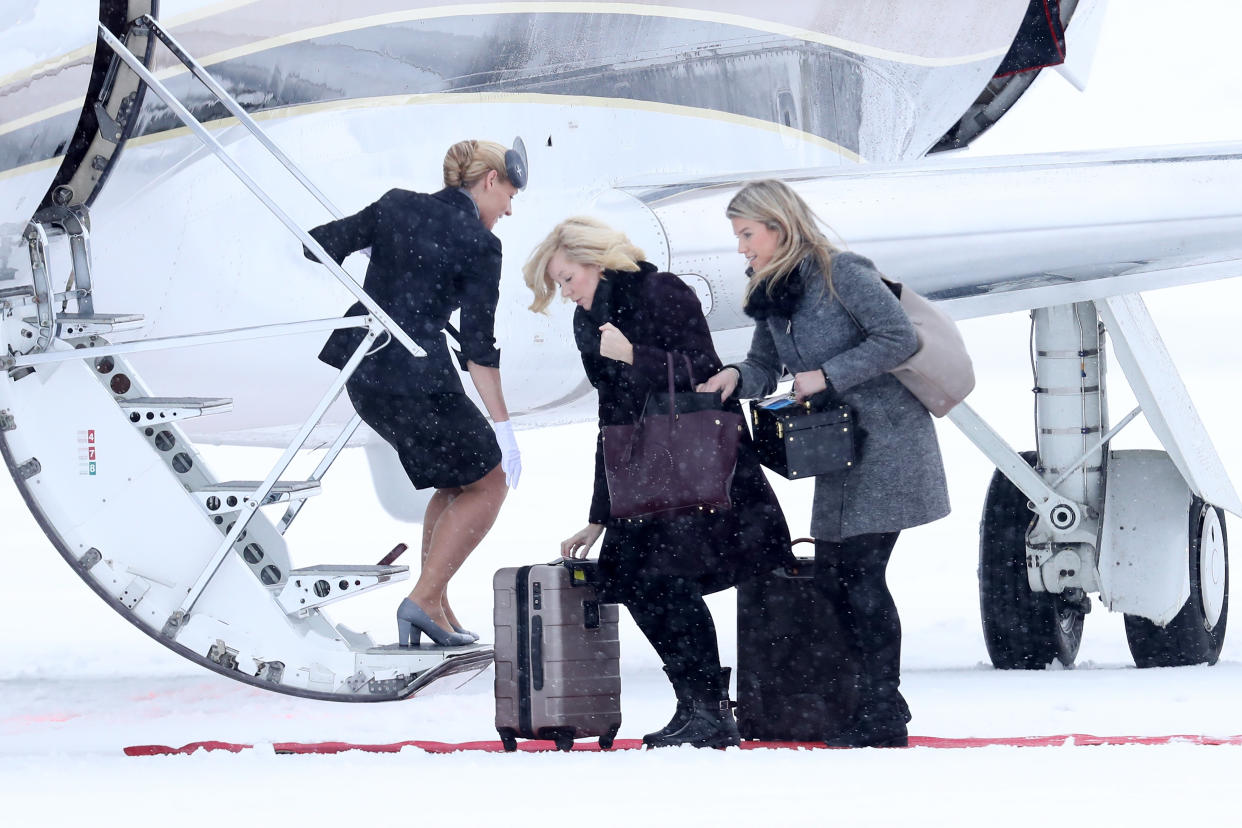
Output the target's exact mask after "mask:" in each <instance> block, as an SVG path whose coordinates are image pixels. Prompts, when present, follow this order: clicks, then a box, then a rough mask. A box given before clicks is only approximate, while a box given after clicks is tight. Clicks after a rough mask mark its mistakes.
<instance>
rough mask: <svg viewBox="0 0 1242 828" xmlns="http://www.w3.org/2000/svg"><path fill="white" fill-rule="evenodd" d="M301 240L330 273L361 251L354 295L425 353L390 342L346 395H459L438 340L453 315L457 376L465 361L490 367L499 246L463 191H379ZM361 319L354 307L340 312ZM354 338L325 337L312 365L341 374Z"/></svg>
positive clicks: (348, 332)
mask: <svg viewBox="0 0 1242 828" xmlns="http://www.w3.org/2000/svg"><path fill="white" fill-rule="evenodd" d="M310 233H311V235H312V236H314V238H315V240H316V241H317V242H319V243H320V244H321V245H323V247H324V249H325V250H327V251H328V254H329V255H330V256H332V257H333V258H334V259H336V261H337V263H338V264H339V263H340V262H341V261H343V260H344V259H345V257H346V256H348V255H349V254H350V253H353V252H354V251H356V250H362V249H363V248H366V247H370V248H371V264H370V266H369V267H368V268H367V275H366V280H365V281H364V282H363V285H362V286H363V289H364V290H366V292H367V293H368V294H369V295H370V296H371V297H372V298H373V299H375V301H376V302H377V303H379V306H380V307H381V308H383V309H384V311H385V312H386V313H387V314H388V315H389V316H391V317H392V318H393V320H394V321H395V322H396V323H397V324H398V325H400V326H401V327H402V328H403V329H404V330H405V332H406V333H408V334H409V335H410V338H412V339H413V340H414V341H415V342H416V343H418V344H419V345H420V346H421V347H422V348H423V349H424V350H425V351H427V356H426V357H421V358H416V357H414V356H411V354H410V352H409V351H407V350H406V349H405V348H404V347H402V346H401V344H400V343H399V342H395V341H393V342H390V343H389V344H388V345H387V346H386V347H384V348H383V349H382V350H380V351H379V352H378V353H375V354H373V355H372V356H369V357H367V358H366V359H365V360H364V361H363V363H362V365H361V366H359V368H358V370H357V372H355V374H354V376H353V377H352V378H351V381H350V387H351V388H355V389H356V388H358V387H363V388H372V389H374V390H377V391H383V392H385V393H387V394H393V395H412V394H418V393H420V392H422V393H426V392H437V393H459V394H460V393H464V391H463V388H462V384H461V377H460V375H459V373H458V371H457V369H456V367H455V366H454V365H453V362H452V360H451V359H450V358H449V350H448V345H447V343H446V342H445V339H444V333H443V331H444V326H445V325H446V324H447V323H448V321H449V316H450V315H452V313H453V311H454V310H456V309H457V308H459V307H460V308H461V336H460V346H461V363H462V367H463V368H465V361H466V360H470V361H472V362H474V363H476V364H477V365H483V366H489V367H492V368H498V367H500V351H498V350H497V349H496V339H495V335H494V327H495V316H496V302H497V300H498V299H499V296H500V256H501V250H500V239H498V238H496V236H495V235H493V234H492V232H491V231H490V230H488V229H487V228H486V227H484V226H483V223H482V222H481V221H480V220H479V217H478V211H477V210H476V209H475V206H474V202H473V201H471V199H470V196H468V195H467V194H466V193H465V192H463V191H461V190H458V189H454V188H449V189H444V190H441V191H440V192H438V193H434V194H430V195H429V194H426V193H415V192H410V191H409V190H389V191H388V192H387V193H385V194H384V195H383V197H382V198H380V200H379V201H377V202H375V203H374V204H371V205H370V206H368V207H365V208H364V209H363V210H362V211H361V212H359V213H356V214H355V215H352V216H347V217H345V218H343V219H339V220H337V221H333V222H329V223H328V224H324V225H322V226H320V227H316V228H315V229H314V230H311V231H310ZM307 255H310V254H309V252H308V253H307ZM365 314H366V309H365V308H364V307H363V305H362V303H361V302H357V303H355V304H354V305H353V306H352V307H350V309H349V310H348V311H346V313H345V315H346V316H362V315H365ZM362 337H363V334H362V333H361V332H360V330H359V329H355V328H347V329H343V330H339V331H335V332H333V334H332V335H331V336H330V337H329V338H328V342H327V344H326V345H325V346H324V348H323V351H322V352H321V353H320V355H319V358H320V359H321V360H323V361H324V362H326V363H328V364H329V365H332V366H334V367H337V368H340V367H343V366H344V365H345V361H346V360H347V359H349V356H350V355H351V354H352V353H353V351H354V348H356V347H357V345H358V343H359V342H361V341H362Z"/></svg>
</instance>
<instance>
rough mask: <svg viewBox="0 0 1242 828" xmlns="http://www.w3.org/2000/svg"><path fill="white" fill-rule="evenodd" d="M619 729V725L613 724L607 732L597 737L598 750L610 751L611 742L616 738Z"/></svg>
mask: <svg viewBox="0 0 1242 828" xmlns="http://www.w3.org/2000/svg"><path fill="white" fill-rule="evenodd" d="M620 729H621V725H619V724H615V725H613V726H612V727H610V728H608V732H607V733H605V734H604V735H603V736H600V737H599V749H600V750H612V740H613V739H615V738H617V731H618V730H620Z"/></svg>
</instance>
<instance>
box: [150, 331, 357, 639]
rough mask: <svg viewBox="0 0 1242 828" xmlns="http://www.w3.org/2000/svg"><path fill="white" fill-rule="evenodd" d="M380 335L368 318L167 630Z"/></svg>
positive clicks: (180, 620) (178, 621)
mask: <svg viewBox="0 0 1242 828" xmlns="http://www.w3.org/2000/svg"><path fill="white" fill-rule="evenodd" d="M377 336H379V330H378V329H377V325H376V322H375V321H372V320H368V328H367V333H366V336H365V337H363V339H362V342H361V343H359V345H358V347H357V348H355V349H354V353H353V355H352V356H350V358H349V361H348V362H346V363H345V367H344V368H342V369H341V372H340V374H338V375H337V377H336V379H335V380H334V381H333V382H332V384H331V385H330V386H328V390H327V391H325V392H324V395H323V397H322V398H320V400H319V404H318V405H317V406H315V410H314V411H312V412H311V414H310V416H309V417H307V418H306V421H305V422H304V423H303V424H302V427H301V428H300V429H298V433H297V435H296V436H295V437H294V438H293V442H291V443H290V444H289V446H288V448H286V449H285V451H284V453H283V454H282V455H281V456H280V459H279V460H277V461H276V465H275V466H273V467H272V470H271V471H270V472H268V474H267V477H265V478H264V479H263V482H262V483H260V484H259V488H257V489H255V492H254V494H253V495H252V496H251V497H250V499H249V500H247V501H246V502H245V503H244V504H242V506H241V512H240V514H239V515H238V517H237V520H236V521H234V523H233V525H232V527H230V529H229V531H228V532H227V533H226V534H225V537H224V540H223V541H222V542H221V544H220V546H219V547H217V548H216V552H215V554H214V555H212V557H211V560H209V561H208V562H207V566H205V567H204V568H203V571H202V572H201V573H199V576H198V578H197V579H196V580H195V581H194V584H193V586H191V587H190V589H189V591H188V592H187V593H186V596H185V598H184V599H183V600H182V601H181V605H180V606H179V607H178V608H177V610H176V611H174V612H173V614H172V616H170V618H169V620H168V625H167V626H166V627H165V629H167V630H170V631H172V630H176V629H178V628H180V627H181V626H183V625H184V624H185V621H186V618H187V616H188V615H189V613H190V610H191V609H193V607H194V604H195V603H196V602H197V601H198V597H199V596H200V595H202V593H203V590H204V589H206V587H207V584H209V583H210V582H211V579H212V578H214V577H215V574H216V571H217V570H218V569H219V568H220V564H222V563H223V562H224V559H225V557H227V556H228V554H229V550H230V549H232V548H233V544H234V543H236V542H237V539H238V538H239V537H241V533H242V532H244V531H245V529H246V526H247V525H249V523H250V520H251V519H252V518H253V517H254V516H255V515H256V514H258V512H259V507H260V506H262V505H263V502H264V501H265V500H266V499H267V496H268V494H269V493H270V492H271V491H272V487H273V486H275V485H276V482H277V481H278V480H280V476H281V475H282V474H284V472H285V469H287V468H288V467H289V465H290V464H291V463H292V462H293V459H294V458H295V457H296V456H297V453H298V452H299V451H300V450H301V448H302V446H303V445H305V443H306V441H307V439H309V438H310V435H311V432H312V431H314V429H315V426H316V425H318V424H319V421H320V420H321V419H322V418H323V415H324V414H325V413H327V410H328V408H329V407H330V406H331V405H332V403H334V402H335V401H336V398H337V397H339V396H340V394H341V391H343V390H344V389H345V383H346V381H348V379H349V377H350V376H351V375H352V374H353V373H354V369H356V368H357V367H358V365H359V364H360V363H361V362H362V359H363V357H365V356H366V355H367V352H368V351H369V350H370V348H371V344H372V343H373V342H374V341H375V339H376V337H377Z"/></svg>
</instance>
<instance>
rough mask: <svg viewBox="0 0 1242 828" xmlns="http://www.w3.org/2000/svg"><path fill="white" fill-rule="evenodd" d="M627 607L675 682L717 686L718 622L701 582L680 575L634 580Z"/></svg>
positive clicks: (698, 686)
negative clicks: (714, 617)
mask: <svg viewBox="0 0 1242 828" xmlns="http://www.w3.org/2000/svg"><path fill="white" fill-rule="evenodd" d="M630 594H631V600H629V601H627V602H626V605H625V606H626V608H627V609H628V610H629V611H630V615H632V616H633V617H634V623H636V624H637V625H638V629H640V630H641V631H642V633H643V635H645V636H646V637H647V640H648V641H650V642H651V646H652V647H654V648H655V651H656V653H657V654H659V656H660V660H661V661H663V662H664V668H665V670H666V671H667V672H668V675H669V678H670V679H672V680H673V683H674V685H676V684H677V683H678V681H683V680H684V681H685V683H686V685H687V686H688V687H691V688H693V689H695V690H702V691H704V692H717V693H718V692H721V691H727V688H721V687H720V683H721V680H720V674H721V671H720V648H719V646H718V644H717V642H716V624H715V623H714V622H713V621H712V614H711V611H710V610H708V608H707V604H706V602H704V601H703V593H702V591H701V590H700V588H699V586H698V585H697V584H695V583H692V582H689V581H687V580H685V579H684V578H677V577H654V578H647V579H644V580H643V581H642V582H641V583H638V584H633V585H631V588H630Z"/></svg>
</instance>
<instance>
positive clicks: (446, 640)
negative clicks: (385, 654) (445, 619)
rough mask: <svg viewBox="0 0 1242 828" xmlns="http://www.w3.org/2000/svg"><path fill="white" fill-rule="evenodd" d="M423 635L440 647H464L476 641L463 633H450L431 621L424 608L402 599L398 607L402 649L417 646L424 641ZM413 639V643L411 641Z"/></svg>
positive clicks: (398, 637) (399, 641) (399, 635)
mask: <svg viewBox="0 0 1242 828" xmlns="http://www.w3.org/2000/svg"><path fill="white" fill-rule="evenodd" d="M423 633H427V635H428V636H430V638H431V640H432V641H434V642H435V643H436V644H437V645H438V646H440V647H464V646H465V645H467V644H473V643H474V642H475V639H473V638H471V637H470V636H468V635H462V634H461V633H455V632H449V631H447V630H445V629H443V628H442V627H441V626H440V625H439V624H437V623H436V622H435V621H432V620H431V616H430V615H428V614H427V613H426V612H425V611H424V610H423V608H422V607H420V606H419V605H418V604H416V603H414V602H413V601H411V600H410V599H409V598H405V599H402V601H401V605H400V606H398V607H397V640H398V643H399V644H400V645H401V646H402V647H409V646H411V645H412V644H413V645H417V644H418V643H419V642H420V641H422V637H423ZM411 638H412V639H413V642H411V641H410V639H411Z"/></svg>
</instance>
